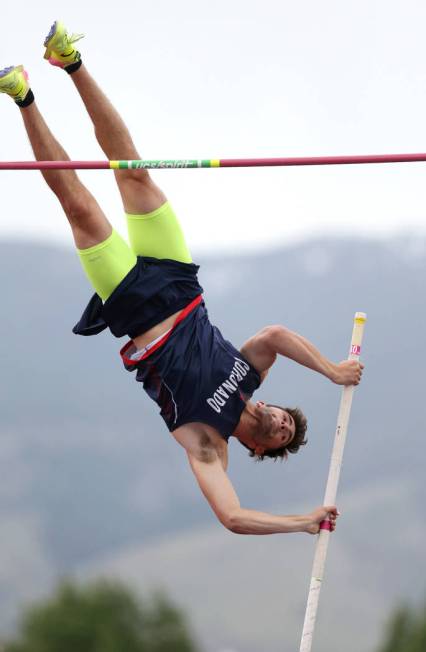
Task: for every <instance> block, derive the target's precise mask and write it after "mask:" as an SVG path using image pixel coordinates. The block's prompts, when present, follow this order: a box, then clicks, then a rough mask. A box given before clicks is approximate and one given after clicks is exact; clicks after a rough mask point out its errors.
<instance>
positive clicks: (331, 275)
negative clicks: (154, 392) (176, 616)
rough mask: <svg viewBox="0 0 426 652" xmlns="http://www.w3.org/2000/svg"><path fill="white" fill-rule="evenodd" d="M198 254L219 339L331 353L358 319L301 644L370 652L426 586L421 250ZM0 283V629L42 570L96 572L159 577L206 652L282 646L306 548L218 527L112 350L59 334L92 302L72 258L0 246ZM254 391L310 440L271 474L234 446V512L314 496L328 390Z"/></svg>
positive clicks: (274, 377) (324, 245) (304, 503)
mask: <svg viewBox="0 0 426 652" xmlns="http://www.w3.org/2000/svg"><path fill="white" fill-rule="evenodd" d="M198 262H201V264H202V267H201V270H200V281H201V284H202V285H203V286H204V288H205V294H204V296H205V299H206V302H207V306H208V308H209V311H210V317H211V320H212V321H213V323H216V324H217V325H218V326H219V327H220V328H221V330H222V331H223V333H224V334H225V336H226V337H227V338H228V339H230V340H231V341H232V342H233V343H234V344H235V345H236V346H240V345H241V344H242V343H243V342H244V341H245V339H247V338H248V337H249V336H250V335H252V334H253V333H255V332H256V331H257V330H259V329H260V328H262V327H263V326H264V325H266V324H271V323H283V324H285V325H286V326H288V327H289V328H291V329H294V330H296V331H298V332H300V333H302V334H303V335H305V336H306V337H308V338H309V339H311V340H312V341H313V342H314V343H315V344H316V345H317V346H318V347H319V349H320V350H321V351H323V352H324V353H325V354H326V355H327V356H328V357H330V358H332V359H335V360H338V359H343V358H345V357H346V356H347V352H348V346H349V341H350V334H351V330H352V318H353V315H354V312H355V311H357V310H362V311H365V312H367V314H368V322H367V326H366V332H365V341H364V347H363V356H362V357H363V360H364V362H365V364H366V371H365V376H364V380H363V383H362V385H361V386H360V388H359V389H357V391H356V395H355V399H354V405H353V409H352V416H351V423H350V432H349V437H348V442H347V447H346V451H345V460H344V468H343V471H342V477H341V483H340V491H339V496H340V499H339V507H340V509H341V511H342V512H343V516H342V518H341V520H340V523H339V528H338V534H337V535H336V541H333V542H332V546H331V548H330V554H329V560H328V568H327V572H326V582H325V585H324V589H323V596H322V597H321V605H320V614H319V623H318V632H317V636H316V641H315V645H316V647H315V649H316V650H317V651H318V652H323V651H325V650H327V651H328V652H334V651H335V650H336V651H337V650H340V649H342V648H344V649H345V650H346V651H347V652H352V651H353V652H355V651H356V652H369V651H370V650H372V645H373V644H374V642H375V641H376V640H377V637H378V636H379V633H380V629H381V626H382V624H383V619H384V618H385V617H386V615H387V609H389V608H390V607H391V606H392V605H393V602H394V601H395V600H396V599H397V598H398V597H399V596H410V597H416V596H420V595H422V594H423V591H424V585H425V577H424V567H425V566H424V564H425V555H424V544H423V541H424V539H425V535H426V531H425V530H426V525H425V519H424V504H425V499H426V495H425V494H426V492H425V483H424V465H425V451H426V441H425V433H426V408H425V400H424V392H425V383H424V379H423V371H424V366H425V357H426V356H425V353H424V345H423V340H424V324H425V322H426V309H425V301H424V296H425V278H426V239H425V238H420V237H406V238H395V239H391V240H388V241H370V240H353V239H328V240H326V239H323V240H321V239H318V240H315V241H310V242H305V243H302V244H299V245H294V246H292V247H287V248H282V249H276V250H273V251H267V252H262V253H259V254H251V255H245V256H240V255H236V256H235V257H232V258H231V257H225V258H223V257H218V258H206V259H204V260H201V261H198ZM0 272H1V278H2V279H3V285H2V301H1V321H0V329H1V337H0V361H1V392H0V436H1V446H0V468H1V477H2V482H1V483H0V527H1V532H2V535H1V543H0V625H2V626H3V629H5V628H6V629H7V627H10V626H11V625H12V624H13V622H14V618H15V615H16V610H17V608H18V606H19V605H22V604H23V603H24V602H25V601H27V600H28V599H32V598H34V597H36V596H37V595H40V594H43V593H44V592H45V591H46V590H48V588H49V586H51V584H52V582H53V581H54V578H56V577H58V575H59V576H60V575H63V574H68V573H77V574H79V573H80V574H84V575H87V574H89V575H90V574H96V573H106V572H108V573H118V574H120V575H122V576H123V577H125V578H128V579H129V580H131V581H132V582H134V583H135V584H136V585H137V587H138V588H140V590H142V591H143V590H144V589H145V588H146V587H147V586H148V585H149V584H156V583H161V584H163V585H164V586H165V587H166V588H167V589H168V590H170V591H171V592H173V593H174V594H175V597H176V598H177V599H178V600H179V601H180V602H182V603H183V604H184V605H186V606H187V608H188V609H190V610H191V612H192V613H193V617H194V624H195V627H196V628H198V631H199V634H200V637H201V639H202V640H204V642H205V646H206V649H207V650H209V651H211V652H224V651H225V650H228V652H229V651H230V650H233V651H234V652H260V651H262V652H278V650H282V649H297V645H298V640H299V637H300V631H301V627H302V622H303V613H304V608H305V599H306V592H307V587H308V582H309V575H310V570H311V563H312V557H313V548H314V538H312V537H308V536H306V535H295V536H291V537H284V538H283V537H279V536H275V537H238V536H236V535H232V534H230V533H228V532H226V531H225V530H223V529H221V526H220V525H219V524H218V523H217V522H216V520H215V517H214V516H213V515H212V514H211V512H210V509H209V507H208V505H207V503H205V501H204V499H203V498H202V496H201V495H200V493H199V490H198V488H197V487H196V485H195V481H194V480H193V478H192V476H191V473H190V472H189V469H188V468H187V462H186V458H185V455H184V452H183V450H181V449H180V447H177V446H176V444H175V442H174V440H173V439H172V438H171V437H170V435H169V434H168V432H167V429H166V428H165V426H164V425H163V422H162V420H161V419H160V418H159V417H158V414H157V412H158V410H157V407H156V406H155V404H153V403H151V402H150V401H149V400H148V399H147V398H146V397H145V396H144V394H143V390H142V388H141V386H140V385H139V383H136V382H134V380H133V378H132V375H131V374H129V373H128V372H126V371H125V370H124V369H123V368H122V365H121V361H120V358H119V355H118V350H119V348H120V346H121V345H122V344H123V342H119V341H114V338H113V337H111V335H109V334H102V335H98V336H97V337H91V338H81V337H76V336H75V335H73V334H72V332H71V328H72V326H73V325H74V323H75V322H76V321H77V319H78V318H79V316H80V314H81V312H82V310H83V308H84V307H85V305H86V302H87V300H88V299H89V297H90V294H91V292H90V288H89V287H88V285H87V281H86V279H85V277H84V274H83V272H82V271H81V270H80V268H79V263H78V260H77V257H76V255H75V254H74V253H73V252H72V251H71V250H69V249H65V248H59V247H53V246H43V245H40V244H36V243H32V242H21V241H19V242H17V241H16V242H12V241H11V242H7V241H3V242H0ZM256 397H259V398H266V399H267V400H268V401H270V402H274V403H277V402H278V403H281V404H283V405H300V406H301V407H302V408H303V409H304V410H305V412H306V413H307V415H308V418H309V422H310V427H309V444H308V446H306V447H305V449H304V450H303V451H302V452H301V453H300V454H298V455H296V456H291V459H289V461H288V462H285V463H283V464H281V463H274V462H272V461H265V462H263V463H259V464H257V463H255V462H253V461H252V460H250V459H248V457H247V453H246V451H245V450H244V449H242V448H241V447H240V446H239V445H238V444H237V443H235V442H231V444H230V449H231V455H230V458H231V462H230V476H231V479H232V481H233V482H234V483H235V486H236V488H237V491H238V493H239V496H240V498H241V502H242V504H243V505H244V506H246V507H252V508H257V509H262V510H271V511H276V512H277V513H296V512H300V511H302V510H307V509H310V508H312V507H314V506H316V505H318V504H320V503H321V502H322V500H323V494H324V488H325V481H326V477H327V472H328V464H329V457H330V451H331V446H332V442H333V436H334V429H335V425H336V415H337V410H338V404H339V400H340V389H339V388H338V387H336V386H333V385H332V384H331V383H330V382H329V381H327V380H326V379H324V378H323V377H320V376H318V375H316V374H313V373H312V372H310V371H308V370H306V369H303V368H298V366H297V365H295V364H294V363H292V362H289V361H284V360H280V361H279V362H278V363H277V364H276V365H275V368H274V369H273V371H272V372H271V374H270V375H269V377H268V379H267V380H266V382H265V384H264V386H262V388H261V390H260V391H259V392H258V393H257V394H256ZM421 568H422V569H423V571H422V572H419V569H421Z"/></svg>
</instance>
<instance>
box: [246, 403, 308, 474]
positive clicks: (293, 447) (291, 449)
mask: <svg viewBox="0 0 426 652" xmlns="http://www.w3.org/2000/svg"><path fill="white" fill-rule="evenodd" d="M267 406H268V407H275V408H278V409H279V410H285V411H286V412H288V413H289V414H291V416H292V417H293V419H294V425H295V427H296V430H295V433H294V437H293V439H292V440H291V442H290V443H289V444H286V445H285V446H281V448H275V449H274V450H267V451H265V452H264V453H262V455H256V453H255V452H254V450H253V449H251V448H249V451H250V457H255V458H256V460H257V461H259V462H261V461H262V460H264V459H265V457H270V458H272V459H274V460H275V461H276V460H277V459H278V458H280V459H281V460H283V459H287V457H288V454H289V453H297V451H298V450H299V448H300V447H301V446H305V444H307V443H308V440H307V439H305V434H306V430H307V427H308V421H307V419H306V417H305V415H304V414H303V412H302V410H300V409H299V408H289V407H286V408H283V407H282V406H281V405H272V404H271V403H267ZM246 448H248V446H246Z"/></svg>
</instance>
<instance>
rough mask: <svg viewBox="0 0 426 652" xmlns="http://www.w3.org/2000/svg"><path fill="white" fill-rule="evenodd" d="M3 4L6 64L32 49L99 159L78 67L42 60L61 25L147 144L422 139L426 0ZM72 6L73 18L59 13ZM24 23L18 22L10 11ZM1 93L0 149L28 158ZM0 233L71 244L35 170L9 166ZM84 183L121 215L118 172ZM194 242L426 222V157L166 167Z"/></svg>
mask: <svg viewBox="0 0 426 652" xmlns="http://www.w3.org/2000/svg"><path fill="white" fill-rule="evenodd" d="M19 6H20V12H19V15H17V10H16V8H15V7H14V6H13V4H12V3H7V4H5V6H4V7H2V14H1V17H2V24H3V25H4V26H7V29H3V30H2V39H1V47H0V51H1V60H0V67H3V66H7V65H12V64H14V65H16V64H20V63H23V64H24V65H25V66H26V68H27V70H28V72H29V74H30V80H31V84H32V87H33V90H34V93H35V95H36V98H37V101H38V103H39V107H40V109H41V110H42V112H43V113H44V115H45V117H46V119H47V121H48V123H49V124H50V126H51V128H52V129H53V131H54V133H55V135H56V136H57V137H58V138H59V139H60V140H61V142H62V143H63V145H64V146H65V148H66V149H67V150H68V152H69V155H70V156H71V158H74V159H104V158H105V157H104V155H103V154H102V152H101V151H100V149H99V147H98V146H97V144H96V141H95V139H94V136H93V133H92V129H91V126H90V123H89V121H88V119H87V117H86V115H85V113H84V111H83V108H82V106H81V104H80V102H79V99H78V97H77V96H76V93H75V91H74V89H73V87H72V84H71V83H70V80H69V79H68V78H67V76H66V75H65V74H62V72H61V71H60V70H56V69H53V68H52V67H50V66H49V65H48V64H47V63H46V62H45V61H44V60H43V52H44V49H43V47H42V45H43V40H44V37H45V34H46V33H47V32H48V30H49V28H50V25H51V23H52V22H53V21H54V20H55V19H56V18H59V19H62V20H63V21H64V22H65V24H66V25H67V26H68V28H69V30H70V31H76V32H84V33H85V34H86V37H85V39H84V40H83V41H81V43H80V50H81V52H82V55H83V59H84V61H85V63H86V64H87V66H88V67H89V69H90V70H91V72H92V73H93V74H94V75H95V76H96V78H97V79H98V81H99V83H100V84H101V85H102V86H103V88H104V90H105V91H106V92H107V94H108V96H109V97H110V99H111V100H112V101H113V102H114V104H115V105H116V106H117V108H118V109H119V110H120V111H121V113H122V115H123V117H124V118H125V120H126V122H127V123H128V125H129V127H130V129H131V131H132V134H133V136H134V139H135V141H136V143H137V146H138V147H139V149H140V151H141V153H142V155H143V156H144V157H145V158H226V157H264V156H305V155H306V156H309V155H333V154H369V153H372V154H375V153H396V152H421V151H426V129H425V127H424V121H425V116H426V39H425V36H424V33H425V25H426V4H425V3H424V2H420V1H418V2H415V1H412V0H398V1H392V0H386V1H385V0H358V1H357V2H351V1H349V0H343V1H342V0H339V1H337V0H331V1H329V2H327V1H326V2H318V0H307V1H306V2H303V1H301V2H294V1H292V2H290V1H287V0H280V1H278V0H277V1H272V0H263V1H262V2H260V1H253V0H251V1H250V0H244V2H243V1H241V0H215V2H205V1H204V0H180V1H179V2H176V0H157V1H156V2H143V1H140V0H138V1H135V0H127V2H125V3H119V2H112V1H110V0H107V1H104V2H100V1H99V0H92V1H91V2H88V1H87V0H85V1H83V0H74V1H73V2H72V3H71V4H69V5H64V6H60V5H56V4H54V3H51V2H46V1H44V0H38V1H37V2H30V1H29V0H26V1H24V2H21V3H20V5H19ZM60 10H63V11H62V12H61V15H59V14H58V11H60ZM13 25H17V27H18V29H16V30H15V29H14V28H12V27H11V26H13ZM0 102H1V114H0V115H1V124H2V137H1V154H0V158H1V159H3V160H10V159H16V160H28V159H31V158H32V154H31V151H30V148H29V145H28V143H27V140H26V136H25V133H24V130H23V128H22V125H21V122H20V116H19V111H18V110H17V109H16V107H15V106H14V105H13V103H12V102H11V101H10V100H9V99H8V98H7V97H4V96H2V97H0ZM0 175H1V177H0V178H1V182H0V183H1V185H0V191H1V206H2V211H1V220H0V237H1V238H5V237H10V236H12V235H13V236H19V237H25V238H28V237H31V238H33V237H37V238H39V239H44V240H46V239H48V240H51V241H52V240H53V241H55V242H61V243H64V242H68V243H71V239H70V234H69V231H68V227H67V224H66V221H65V219H64V217H63V215H62V213H61V211H60V209H59V206H58V205H57V203H56V200H55V199H54V198H53V196H52V197H51V196H50V194H49V192H48V191H47V189H46V188H45V187H44V186H43V183H42V179H41V176H40V174H39V173H38V172H0ZM81 176H82V178H83V180H84V181H85V182H86V183H87V184H88V186H89V188H90V189H91V191H92V192H94V194H95V195H96V197H97V199H98V201H99V202H100V204H101V205H102V207H103V209H104V210H105V211H106V213H107V214H108V216H109V218H110V219H111V221H112V222H113V224H114V226H115V227H116V228H117V229H118V230H120V231H121V232H122V233H124V232H125V231H124V229H125V226H124V221H123V220H122V216H121V206H120V202H119V197H118V193H117V191H116V189H115V186H114V180H113V175H112V173H111V172H109V171H96V172H95V171H93V172H85V173H83V174H82V175H81ZM154 176H155V179H156V181H157V182H158V183H159V184H160V185H161V186H162V187H163V189H164V190H165V192H166V193H167V195H168V196H169V198H170V199H171V200H172V202H173V204H174V206H175V208H176V210H177V212H178V214H179V217H180V219H181V222H182V224H183V226H184V229H185V231H186V234H187V238H188V241H189V243H190V246H191V247H192V249H193V250H194V251H212V250H214V251H219V250H222V249H224V248H227V249H230V248H232V249H234V248H238V249H246V250H247V249H253V248H255V247H258V246H261V247H262V248H264V247H267V246H276V245H278V244H282V243H285V242H292V241H294V240H298V239H300V238H305V237H312V236H313V235H316V234H318V233H327V234H330V233H342V232H344V233H348V232H349V233H359V234H367V235H368V234H370V235H375V236H376V235H379V236H382V235H383V236H388V235H392V234H394V233H398V232H401V231H402V232H404V233H406V232H415V233H416V232H419V231H421V232H422V233H425V232H426V228H425V225H426V201H425V191H424V188H425V179H426V163H417V164H405V165H380V166H379V165H374V166H370V165H369V166H344V167H343V166H340V167H325V168H322V167H321V168H293V169H289V168H280V169H271V168H269V169H251V170H250V169H245V170H183V171H158V172H156V173H155V175H154Z"/></svg>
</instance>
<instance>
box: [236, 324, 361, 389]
mask: <svg viewBox="0 0 426 652" xmlns="http://www.w3.org/2000/svg"><path fill="white" fill-rule="evenodd" d="M241 353H242V354H243V356H244V357H245V358H246V359H247V360H248V361H249V362H250V363H251V364H252V365H253V367H254V368H255V369H257V371H258V372H259V373H260V375H261V377H262V380H263V378H264V376H265V375H266V373H267V371H268V369H270V367H272V365H273V364H274V362H275V361H276V359H277V355H278V354H279V355H282V356H285V357H286V358H290V360H294V361H295V362H298V363H299V364H301V365H303V366H304V367H308V368H309V369H313V371H317V372H318V373H320V374H323V375H324V376H326V377H327V378H329V379H330V380H332V381H333V382H334V383H337V384H338V385H358V384H359V382H360V380H361V375H362V370H363V368H364V365H363V364H361V363H360V362H358V361H357V360H343V362H340V363H339V364H336V363H334V362H331V361H330V360H328V359H327V358H326V357H325V356H323V355H322V354H321V353H320V352H319V351H318V349H317V348H316V347H315V346H314V345H313V344H311V342H309V341H308V340H307V339H306V338H304V337H302V336H301V335H299V334H298V333H295V332H294V331H290V330H289V329H288V328H285V327H284V326H266V328H263V329H262V330H261V331H259V332H258V333H257V334H256V335H254V337H251V338H250V339H249V340H247V342H245V344H244V345H243V346H242V347H241Z"/></svg>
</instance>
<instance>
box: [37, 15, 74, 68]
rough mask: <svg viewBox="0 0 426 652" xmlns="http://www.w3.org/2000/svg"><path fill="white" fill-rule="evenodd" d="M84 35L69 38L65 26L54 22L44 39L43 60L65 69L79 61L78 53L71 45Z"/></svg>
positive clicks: (57, 21)
mask: <svg viewBox="0 0 426 652" xmlns="http://www.w3.org/2000/svg"><path fill="white" fill-rule="evenodd" d="M83 36H84V34H71V36H69V34H68V32H67V30H66V28H65V25H64V24H63V23H61V22H59V20H55V22H54V23H53V25H52V27H51V28H50V32H49V34H48V35H47V36H46V38H45V39H44V47H45V48H46V52H45V53H44V58H45V59H47V60H48V61H49V63H51V64H52V66H59V67H60V68H66V67H67V66H70V65H72V64H73V63H76V62H77V61H80V59H81V56H80V52H78V50H76V49H75V47H74V46H73V43H75V42H76V41H79V40H80V39H81V38H83Z"/></svg>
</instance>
